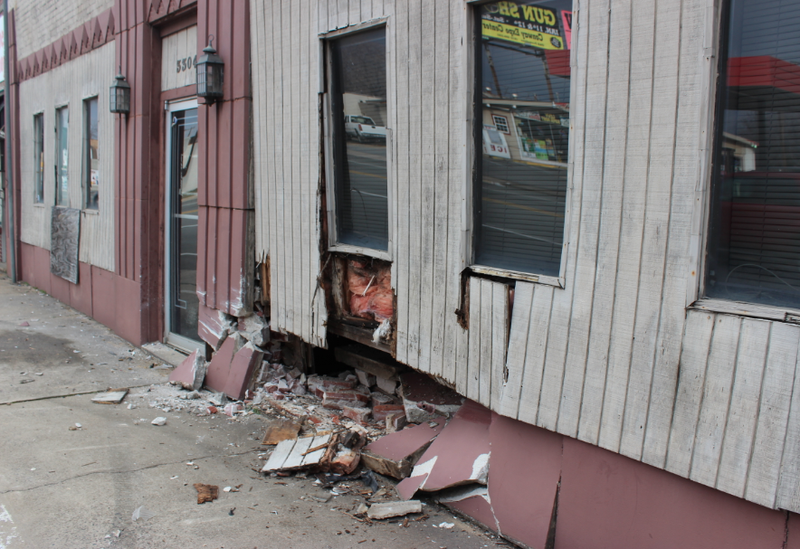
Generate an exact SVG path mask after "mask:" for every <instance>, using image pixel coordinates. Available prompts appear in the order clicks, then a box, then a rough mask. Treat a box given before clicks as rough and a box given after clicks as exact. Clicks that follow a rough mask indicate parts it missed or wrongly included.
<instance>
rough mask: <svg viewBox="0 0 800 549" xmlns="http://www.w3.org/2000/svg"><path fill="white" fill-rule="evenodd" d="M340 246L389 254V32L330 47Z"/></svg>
mask: <svg viewBox="0 0 800 549" xmlns="http://www.w3.org/2000/svg"><path fill="white" fill-rule="evenodd" d="M329 51H330V102H331V103H330V104H331V110H330V113H331V119H330V123H331V130H332V137H333V138H332V142H331V148H332V153H333V186H334V193H333V194H334V203H335V220H334V223H333V227H332V230H333V235H334V241H335V242H336V243H339V244H349V245H352V246H358V247H363V248H370V249H374V250H381V251H386V250H387V249H388V244H389V204H388V185H387V166H386V120H387V108H386V31H385V29H384V28H378V29H374V30H369V31H365V32H361V33H357V34H351V35H347V36H344V37H342V38H337V39H335V40H332V41H331V42H330V49H329Z"/></svg>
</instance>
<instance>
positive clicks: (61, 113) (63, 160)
mask: <svg viewBox="0 0 800 549" xmlns="http://www.w3.org/2000/svg"><path fill="white" fill-rule="evenodd" d="M68 130H69V108H68V107H62V108H60V109H58V110H56V205H57V206H69V148H68V147H67V144H68V141H67V137H68V133H69V131H68Z"/></svg>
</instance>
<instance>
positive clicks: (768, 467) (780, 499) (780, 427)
mask: <svg viewBox="0 0 800 549" xmlns="http://www.w3.org/2000/svg"><path fill="white" fill-rule="evenodd" d="M745 322H747V321H745ZM770 325H771V328H770V333H769V348H768V350H767V358H766V364H765V366H764V374H763V381H762V382H761V383H762V385H761V399H760V401H759V407H758V415H757V419H756V426H755V433H754V440H753V447H752V450H751V452H752V456H751V458H750V463H749V467H747V465H748V464H747V463H745V464H744V467H745V468H746V474H747V485H746V487H745V490H744V497H746V498H747V499H748V500H750V501H754V502H756V503H758V504H760V505H764V506H766V507H772V508H775V507H778V508H782V509H791V510H792V511H796V510H797V509H798V503H800V501H798V499H797V487H798V482H800V475H798V474H797V462H798V458H800V454H798V453H797V450H798V446H797V440H798V437H797V428H798V427H797V425H798V424H797V416H796V415H795V416H794V422H792V421H791V420H790V407H791V406H792V398H793V392H797V386H798V385H797V376H798V373H799V372H800V370H798V360H797V355H798V351H800V345H798V341H800V328H798V327H796V326H791V325H788V324H783V323H777V322H775V323H770ZM778 441H781V442H782V444H776V442H778ZM781 460H783V465H784V466H785V467H787V471H789V470H791V469H792V468H794V473H793V474H791V473H790V474H787V475H786V476H783V475H782V474H781ZM787 481H789V482H788V484H784V483H786V482H787ZM787 489H788V490H787ZM787 492H788V493H790V494H792V496H793V497H794V498H795V499H794V502H791V501H787V499H786V495H787ZM779 494H781V495H779Z"/></svg>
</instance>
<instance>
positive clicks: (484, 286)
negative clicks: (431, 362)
mask: <svg viewBox="0 0 800 549" xmlns="http://www.w3.org/2000/svg"><path fill="white" fill-rule="evenodd" d="M480 285H481V300H480V309H479V313H478V314H480V315H481V325H480V330H478V331H477V332H475V334H474V335H475V337H477V338H478V342H479V343H478V344H479V346H480V358H479V359H478V363H479V364H480V366H479V371H478V377H479V379H478V386H479V387H480V390H479V392H478V394H479V396H480V398H479V400H478V402H480V403H481V404H483V405H484V406H486V407H487V408H488V407H489V406H490V405H491V397H492V383H493V381H494V380H493V379H492V349H493V347H494V344H495V343H498V342H495V341H494V340H493V339H492V336H493V335H494V330H493V326H494V314H493V310H492V309H493V306H494V285H495V283H493V282H492V281H491V280H484V279H481V281H480ZM472 336H473V334H472V332H471V331H470V338H472Z"/></svg>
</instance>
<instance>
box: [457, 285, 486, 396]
mask: <svg viewBox="0 0 800 549" xmlns="http://www.w3.org/2000/svg"><path fill="white" fill-rule="evenodd" d="M481 290H482V285H481V280H480V279H479V278H474V277H473V278H470V279H469V330H468V332H469V355H468V366H469V370H468V372H467V383H466V386H465V387H464V389H465V390H464V391H462V390H461V388H460V387H458V386H456V390H457V391H458V392H459V393H461V394H463V395H465V396H466V397H467V398H469V399H471V400H474V401H476V402H480V398H481V388H480V383H481V329H482V324H483V317H482V316H481V308H482V299H481Z"/></svg>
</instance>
